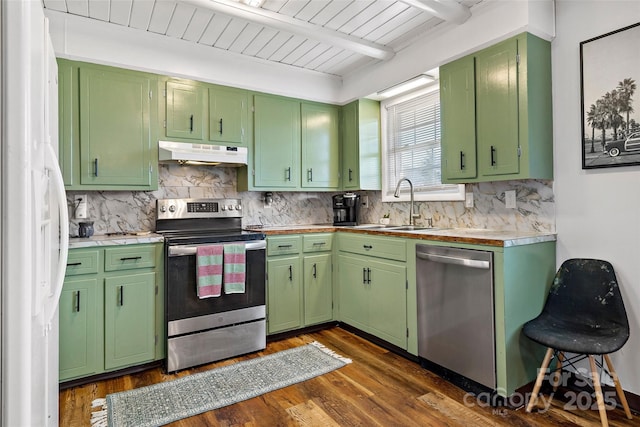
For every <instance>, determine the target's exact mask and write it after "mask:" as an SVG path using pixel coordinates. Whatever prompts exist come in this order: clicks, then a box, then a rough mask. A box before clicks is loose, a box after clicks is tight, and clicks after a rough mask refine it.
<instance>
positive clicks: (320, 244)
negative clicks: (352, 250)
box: [313, 242, 327, 246]
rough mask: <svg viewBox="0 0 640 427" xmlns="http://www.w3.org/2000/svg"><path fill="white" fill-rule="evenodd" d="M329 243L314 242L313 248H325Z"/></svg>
mask: <svg viewBox="0 0 640 427" xmlns="http://www.w3.org/2000/svg"><path fill="white" fill-rule="evenodd" d="M326 244H327V242H313V246H324V245H326Z"/></svg>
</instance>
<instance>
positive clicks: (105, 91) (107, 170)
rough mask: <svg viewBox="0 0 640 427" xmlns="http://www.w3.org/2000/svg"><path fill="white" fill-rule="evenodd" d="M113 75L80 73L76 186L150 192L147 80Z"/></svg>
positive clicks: (82, 69)
mask: <svg viewBox="0 0 640 427" xmlns="http://www.w3.org/2000/svg"><path fill="white" fill-rule="evenodd" d="M112 70H113V69H110V68H109V69H108V68H106V67H105V68H100V67H95V68H94V67H80V70H79V73H80V184H82V185H85V184H88V185H111V186H114V187H117V186H119V185H122V186H131V185H134V186H150V185H151V176H152V164H151V160H152V159H151V154H150V153H151V150H152V144H157V142H156V141H153V140H152V132H151V124H150V116H149V115H150V99H151V97H152V91H151V87H152V85H151V79H150V78H148V77H146V76H144V75H141V74H135V73H130V72H119V71H112ZM156 185H157V184H156Z"/></svg>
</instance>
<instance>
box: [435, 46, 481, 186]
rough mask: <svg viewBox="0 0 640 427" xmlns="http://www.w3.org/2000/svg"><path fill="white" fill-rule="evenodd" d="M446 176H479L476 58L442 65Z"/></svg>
mask: <svg viewBox="0 0 640 427" xmlns="http://www.w3.org/2000/svg"><path fill="white" fill-rule="evenodd" d="M440 106H441V108H440V117H441V123H442V126H441V128H442V179H443V182H455V180H457V179H461V178H475V177H476V175H477V170H476V94H475V58H474V57H473V56H466V57H464V58H461V59H458V60H457V61H454V62H451V63H449V64H445V65H443V66H442V67H440Z"/></svg>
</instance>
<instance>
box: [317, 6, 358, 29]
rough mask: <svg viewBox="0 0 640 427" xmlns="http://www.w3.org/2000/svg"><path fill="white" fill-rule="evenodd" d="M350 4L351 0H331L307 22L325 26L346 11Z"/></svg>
mask: <svg viewBox="0 0 640 427" xmlns="http://www.w3.org/2000/svg"><path fill="white" fill-rule="evenodd" d="M351 2H352V0H333V1H331V2H329V4H327V6H326V7H325V8H324V9H322V10H321V11H320V12H319V13H318V14H316V16H314V17H313V18H312V19H311V21H309V22H311V23H313V24H317V25H323V26H324V25H326V24H327V22H329V21H331V20H332V19H333V18H335V17H336V16H337V15H338V14H339V13H340V12H342V11H343V10H344V9H346V8H347V6H349V4H350V3H351Z"/></svg>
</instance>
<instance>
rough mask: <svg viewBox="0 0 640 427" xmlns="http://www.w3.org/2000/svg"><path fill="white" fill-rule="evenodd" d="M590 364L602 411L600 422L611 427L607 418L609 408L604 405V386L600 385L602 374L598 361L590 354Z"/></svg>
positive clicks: (599, 409) (603, 426)
mask: <svg viewBox="0 0 640 427" xmlns="http://www.w3.org/2000/svg"><path fill="white" fill-rule="evenodd" d="M589 365H591V375H592V380H593V388H594V389H595V392H596V402H597V403H598V412H600V422H601V423H602V427H609V421H608V420H607V408H605V406H604V396H603V395H602V387H600V376H599V375H598V369H597V368H596V361H595V360H594V359H593V355H591V354H590V355H589Z"/></svg>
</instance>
